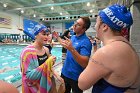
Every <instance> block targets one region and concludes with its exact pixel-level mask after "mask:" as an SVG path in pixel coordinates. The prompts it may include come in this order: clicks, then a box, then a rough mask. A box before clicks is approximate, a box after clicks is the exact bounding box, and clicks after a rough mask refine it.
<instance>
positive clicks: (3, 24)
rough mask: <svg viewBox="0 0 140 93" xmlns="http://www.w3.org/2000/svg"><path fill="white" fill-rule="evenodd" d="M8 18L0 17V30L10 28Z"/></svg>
mask: <svg viewBox="0 0 140 93" xmlns="http://www.w3.org/2000/svg"><path fill="white" fill-rule="evenodd" d="M11 23H12V19H11V17H10V16H5V15H0V28H12V25H11Z"/></svg>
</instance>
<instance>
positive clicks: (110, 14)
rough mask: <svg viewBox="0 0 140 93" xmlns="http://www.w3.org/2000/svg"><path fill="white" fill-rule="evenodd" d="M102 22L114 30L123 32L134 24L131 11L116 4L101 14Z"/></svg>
mask: <svg viewBox="0 0 140 93" xmlns="http://www.w3.org/2000/svg"><path fill="white" fill-rule="evenodd" d="M99 16H100V18H101V20H102V21H103V22H104V23H105V24H107V25H109V26H110V28H112V29H114V30H118V31H121V30H122V29H123V28H128V27H130V26H131V25H132V24H133V19H132V15H131V13H130V11H128V10H127V8H126V7H125V6H123V5H118V4H114V5H111V6H109V7H107V8H105V9H103V10H101V11H100V12H99Z"/></svg>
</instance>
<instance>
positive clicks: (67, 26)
mask: <svg viewBox="0 0 140 93" xmlns="http://www.w3.org/2000/svg"><path fill="white" fill-rule="evenodd" d="M73 25H74V21H72V22H66V23H65V29H70V28H71V27H72V26H73ZM70 34H71V35H74V32H73V30H70Z"/></svg>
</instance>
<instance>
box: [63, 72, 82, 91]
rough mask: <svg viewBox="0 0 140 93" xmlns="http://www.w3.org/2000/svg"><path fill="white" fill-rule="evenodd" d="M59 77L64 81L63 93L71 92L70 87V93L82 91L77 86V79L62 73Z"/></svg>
mask: <svg viewBox="0 0 140 93" xmlns="http://www.w3.org/2000/svg"><path fill="white" fill-rule="evenodd" d="M61 77H62V78H63V79H64V81H65V88H66V91H65V93H71V89H72V93H83V91H82V90H81V89H80V88H79V87H78V81H75V80H72V79H70V78H67V77H65V76H64V75H63V74H62V73H61Z"/></svg>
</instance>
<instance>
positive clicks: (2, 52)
mask: <svg viewBox="0 0 140 93" xmlns="http://www.w3.org/2000/svg"><path fill="white" fill-rule="evenodd" d="M24 47H25V46H23V45H22V46H21V45H0V80H3V81H6V82H9V83H15V82H16V81H18V80H20V79H21V72H20V54H21V51H22V49H23V48H24ZM61 51H62V48H61V47H53V49H52V55H54V56H56V58H57V60H56V63H57V62H61V57H62V52H61Z"/></svg>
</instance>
